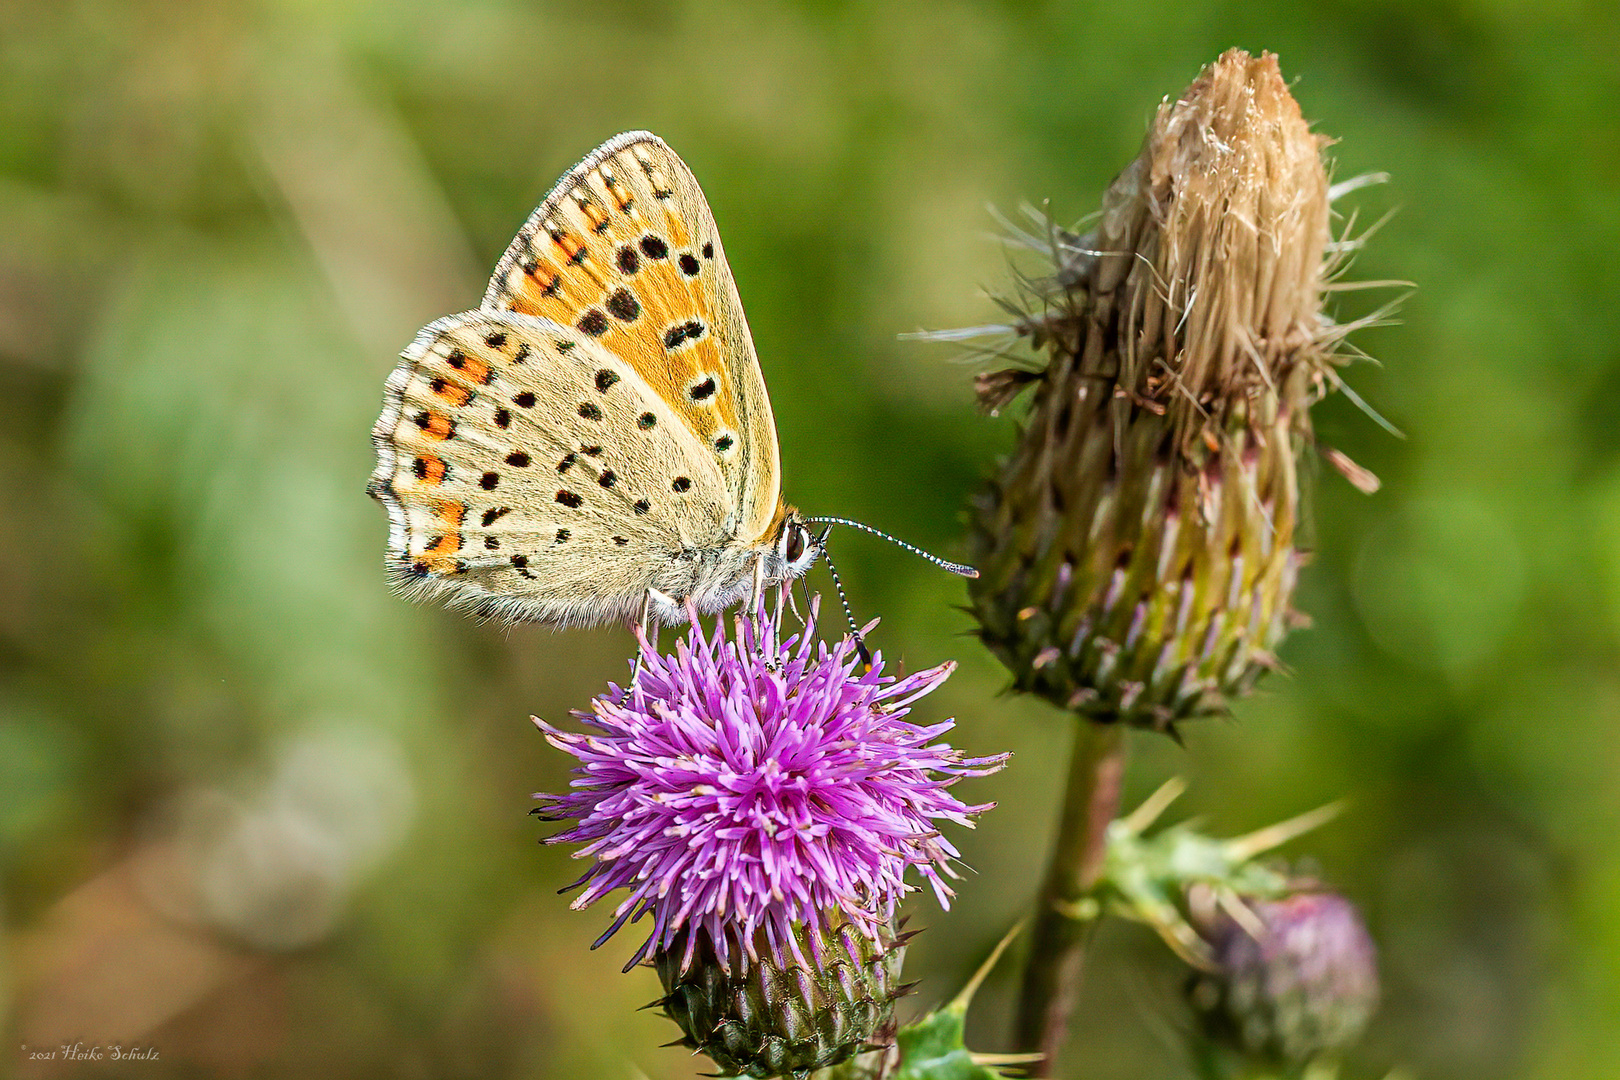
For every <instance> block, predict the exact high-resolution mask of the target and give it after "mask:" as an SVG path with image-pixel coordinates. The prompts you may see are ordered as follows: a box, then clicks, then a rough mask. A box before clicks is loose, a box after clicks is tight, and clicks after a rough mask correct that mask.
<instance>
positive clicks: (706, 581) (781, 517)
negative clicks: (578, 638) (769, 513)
mask: <svg viewBox="0 0 1620 1080" xmlns="http://www.w3.org/2000/svg"><path fill="white" fill-rule="evenodd" d="M821 551H822V548H821V544H820V542H819V541H818V540H817V539H816V538H815V536H814V535H813V534H812V533H811V532H810V529H809V526H807V525H806V524H805V523H804V520H803V518H801V517H800V516H799V513H798V511H796V510H794V509H793V508H792V507H789V506H783V507H782V508H781V510H780V512H779V513H778V514H777V517H776V520H775V521H774V522H773V524H772V527H771V529H770V530H769V531H768V532H766V533H765V534H764V535H762V536H760V537H758V538H755V539H753V540H742V539H737V540H735V541H732V542H730V543H727V544H724V545H720V546H717V547H710V548H685V549H683V550H682V551H681V552H680V553H679V554H678V555H677V556H676V557H675V558H674V559H672V560H670V561H669V563H667V564H666V565H665V566H664V567H663V568H662V569H660V571H659V573H658V575H657V577H656V579H655V584H654V585H653V588H654V589H655V590H656V595H655V596H654V599H653V614H654V616H655V617H656V618H657V619H658V621H660V622H662V623H665V624H670V623H678V622H682V621H684V620H685V619H686V612H685V610H684V609H685V605H686V602H687V601H691V603H692V606H693V607H695V608H696V609H697V610H698V611H699V612H700V613H702V614H705V615H709V614H713V613H715V612H719V611H724V610H726V609H727V608H730V607H734V606H736V605H737V604H739V603H743V602H746V601H748V600H750V599H751V598H752V597H753V595H754V590H755V588H756V587H758V588H760V589H767V588H773V587H776V586H778V585H782V584H784V583H786V582H789V581H792V580H794V579H796V578H800V577H803V576H804V574H805V573H807V572H808V571H809V569H810V567H811V566H812V565H814V563H815V561H816V559H817V558H818V557H819V556H820V555H821Z"/></svg>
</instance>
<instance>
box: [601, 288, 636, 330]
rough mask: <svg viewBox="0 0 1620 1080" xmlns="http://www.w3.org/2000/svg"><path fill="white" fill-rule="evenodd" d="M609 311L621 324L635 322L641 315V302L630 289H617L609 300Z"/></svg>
mask: <svg viewBox="0 0 1620 1080" xmlns="http://www.w3.org/2000/svg"><path fill="white" fill-rule="evenodd" d="M607 309H608V311H609V312H611V313H612V315H613V317H614V318H615V319H618V320H619V321H620V322H635V321H636V318H637V317H638V316H639V315H640V314H641V302H640V301H639V300H637V299H636V297H635V294H634V293H632V292H631V291H630V290H629V289H623V288H621V289H616V290H615V291H614V293H613V295H612V296H610V297H608V298H607Z"/></svg>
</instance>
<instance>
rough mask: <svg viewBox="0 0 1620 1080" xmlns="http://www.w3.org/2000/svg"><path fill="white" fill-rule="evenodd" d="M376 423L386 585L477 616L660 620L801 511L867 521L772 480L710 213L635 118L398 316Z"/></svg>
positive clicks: (724, 589)
mask: <svg viewBox="0 0 1620 1080" xmlns="http://www.w3.org/2000/svg"><path fill="white" fill-rule="evenodd" d="M372 442H373V445H374V446H375V448H376V451H377V467H376V469H375V471H374V472H373V473H372V477H371V482H370V484H369V485H368V491H369V492H370V494H371V495H372V496H373V497H375V498H376V499H377V500H378V501H380V502H381V503H382V504H383V506H384V507H385V508H386V509H387V511H388V521H389V534H388V554H387V559H386V562H387V569H388V573H389V575H390V577H391V579H392V581H393V583H394V585H395V587H396V589H397V590H398V591H400V592H402V593H404V594H405V595H407V596H410V597H411V598H413V599H423V598H439V599H443V600H445V601H446V602H447V603H449V604H450V605H451V606H453V607H456V608H462V609H466V610H468V611H470V612H472V613H474V614H476V615H479V616H485V617H492V618H498V619H505V620H510V621H538V622H544V623H550V624H553V625H556V626H590V625H599V624H603V623H611V622H617V621H625V620H630V619H639V620H640V622H641V624H642V625H643V626H648V625H650V624H651V622H652V621H653V620H656V621H658V622H661V623H670V622H674V621H677V620H679V619H680V618H682V617H683V611H684V610H685V608H686V607H687V605H688V604H690V605H691V606H692V607H694V608H695V609H696V610H697V611H699V612H702V613H706V614H710V613H714V612H717V611H721V610H724V609H725V608H728V607H730V606H732V605H733V604H736V603H738V602H739V601H741V600H743V599H745V598H747V597H749V596H750V595H752V596H754V597H758V596H759V595H760V593H761V591H762V590H763V589H764V588H766V587H769V586H773V585H783V584H785V583H788V582H791V581H792V580H794V579H796V578H799V577H801V576H803V575H804V574H805V573H806V572H807V571H808V570H809V569H810V567H811V566H812V565H813V564H814V563H815V561H816V560H817V558H819V557H820V556H821V555H822V554H824V552H825V546H826V536H827V531H826V528H823V529H821V530H820V531H819V532H818V531H816V530H814V529H813V528H812V526H813V525H815V524H818V523H826V524H827V525H830V524H834V523H840V524H851V525H854V526H855V527H857V528H863V529H867V530H868V531H872V532H876V530H872V529H870V527H868V526H864V525H860V524H859V523H856V522H846V521H845V520H844V519H835V518H826V519H820V518H817V519H810V518H805V517H804V516H802V515H801V514H800V513H799V512H798V511H797V510H796V509H794V508H793V507H791V506H789V505H787V504H786V503H785V502H783V500H782V496H781V480H780V471H781V465H780V454H779V451H778V447H777V437H776V423H775V420H774V418H773V416H772V413H771V402H770V398H769V396H768V395H767V394H766V391H765V379H764V376H763V374H762V373H761V371H760V365H759V360H758V358H757V356H756V355H755V352H754V343H753V338H752V336H751V335H750V334H749V330H748V323H747V320H746V319H745V318H744V316H743V309H742V302H741V300H740V299H739V298H738V295H737V286H736V283H735V282H734V281H733V279H732V274H731V268H730V266H729V265H728V264H727V262H726V257H725V251H724V249H723V248H722V247H721V244H720V235H719V231H718V230H717V229H716V227H715V223H714V216H713V214H712V213H711V212H710V210H709V204H708V201H707V200H706V199H705V198H704V197H703V192H702V190H701V189H700V188H699V187H698V183H697V180H696V179H695V178H694V177H693V175H692V172H691V170H690V169H688V168H687V167H686V164H685V163H684V162H682V161H681V159H680V158H679V157H677V156H676V154H675V152H674V151H673V150H671V149H670V148H669V147H668V146H667V145H665V144H664V142H663V141H662V140H660V139H659V138H658V137H657V136H655V135H653V134H651V133H649V132H645V131H632V132H627V133H625V134H622V135H618V136H616V137H614V138H612V139H610V140H608V141H607V142H605V143H603V144H602V145H601V146H599V147H598V148H597V149H596V150H594V151H592V152H591V153H590V154H589V155H588V156H586V158H585V159H584V160H583V161H581V162H580V163H579V164H578V165H576V166H575V167H574V168H573V169H571V170H569V172H568V173H566V174H565V175H564V176H563V178H562V179H561V180H560V181H559V182H558V183H557V185H556V187H555V188H554V189H553V190H552V192H551V194H550V195H548V196H547V197H546V199H545V201H544V202H542V203H541V204H540V206H539V208H538V209H536V210H535V211H534V213H533V214H532V215H531V216H530V218H529V220H528V222H527V223H526V224H525V225H524V226H523V228H522V230H521V231H519V233H518V234H517V237H516V238H515V239H514V240H513V241H512V243H511V246H510V247H508V248H507V250H506V253H505V255H503V256H502V257H501V260H500V262H499V264H498V265H497V266H496V268H495V274H494V276H493V277H492V278H491V279H490V283H489V288H488V290H487V292H486V293H485V295H484V300H483V303H482V305H481V306H480V307H479V308H478V310H476V311H468V312H463V313H461V314H459V315H451V316H448V317H446V318H442V319H439V320H437V321H435V322H433V323H430V324H429V325H428V326H427V327H425V328H424V329H423V330H422V331H421V332H420V333H419V334H418V335H417V336H416V339H415V340H414V341H413V342H412V343H411V344H410V345H409V346H408V347H407V348H406V349H405V351H404V352H403V354H402V360H401V363H400V364H399V366H398V367H397V368H396V369H395V370H394V372H393V374H392V375H390V376H389V378H388V381H387V384H386V388H385V395H384V403H383V411H382V415H381V416H380V418H379V419H378V421H377V424H376V426H375V428H374V429H373V431H372ZM880 535H882V534H880ZM889 539H893V538H892V537H891V538H889ZM896 542H897V543H898V542H899V541H896ZM905 546H906V547H908V548H909V547H910V545H905ZM913 550H915V549H913ZM927 557H929V558H932V556H927ZM934 561H936V562H940V563H941V564H942V565H946V566H948V567H950V568H952V569H955V570H956V571H957V572H963V571H968V572H969V573H971V571H970V570H968V568H964V567H956V566H954V564H945V563H944V562H943V560H934ZM840 591H841V590H840Z"/></svg>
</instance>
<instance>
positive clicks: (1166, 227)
mask: <svg viewBox="0 0 1620 1080" xmlns="http://www.w3.org/2000/svg"><path fill="white" fill-rule="evenodd" d="M1322 142H1323V140H1321V139H1320V138H1319V137H1318V136H1316V135H1313V134H1312V133H1311V132H1310V129H1309V127H1308V126H1307V125H1306V123H1305V121H1304V119H1303V118H1302V117H1301V115H1300V112H1299V106H1298V104H1297V103H1296V102H1295V101H1294V99H1293V98H1292V97H1291V96H1290V95H1289V93H1288V89H1287V86H1286V85H1285V84H1284V82H1283V80H1282V76H1281V74H1280V73H1279V71H1278V69H1277V64H1276V60H1275V58H1274V57H1272V56H1270V55H1266V56H1263V57H1261V58H1259V59H1254V58H1252V57H1250V56H1248V55H1247V54H1245V53H1242V52H1239V51H1236V50H1234V51H1232V52H1229V53H1227V54H1226V55H1224V56H1223V57H1221V59H1220V60H1218V61H1217V62H1216V63H1215V64H1213V65H1211V66H1210V67H1209V68H1207V69H1205V71H1204V73H1203V74H1202V75H1201V76H1200V77H1199V79H1198V80H1197V81H1196V82H1195V83H1193V85H1192V86H1191V87H1190V88H1189V89H1188V90H1187V92H1186V93H1185V94H1184V95H1183V96H1182V98H1181V99H1180V100H1178V101H1175V102H1166V103H1165V104H1164V105H1163V106H1162V107H1161V108H1160V110H1159V113H1158V116H1157V119H1156V120H1155V123H1154V125H1153V128H1152V130H1151V131H1150V132H1149V134H1148V137H1147V140H1146V143H1145V145H1144V148H1143V150H1142V153H1141V155H1140V156H1139V157H1138V158H1137V160H1136V161H1135V162H1134V163H1133V164H1132V165H1131V166H1130V167H1129V168H1127V169H1126V170H1125V171H1124V172H1123V173H1122V174H1120V176H1119V177H1118V178H1117V179H1116V180H1115V181H1114V183H1113V184H1112V186H1111V187H1110V188H1109V189H1108V192H1107V194H1106V196H1105V197H1104V199H1103V207H1102V212H1101V214H1100V216H1099V217H1098V219H1097V221H1096V225H1095V227H1094V228H1093V229H1092V231H1091V232H1089V233H1087V234H1086V235H1084V236H1079V235H1076V234H1074V233H1070V232H1067V231H1065V230H1062V229H1056V228H1048V230H1047V235H1046V237H1045V238H1044V239H1042V238H1040V237H1035V236H1031V235H1025V236H1024V237H1023V239H1024V240H1025V242H1026V243H1028V244H1029V245H1030V246H1036V247H1041V248H1044V250H1045V251H1046V252H1047V254H1048V255H1049V256H1050V257H1051V259H1052V261H1053V264H1054V265H1053V272H1052V273H1051V275H1050V276H1049V277H1047V278H1044V279H1040V280H1034V281H1030V282H1027V283H1026V284H1027V286H1028V290H1029V296H1028V297H1027V301H1026V302H1025V303H1023V304H1021V305H1010V306H1014V307H1015V310H1017V311H1018V312H1019V318H1018V320H1017V322H1016V324H1015V326H1014V329H1015V330H1016V331H1017V332H1018V333H1019V334H1020V335H1021V336H1024V337H1027V338H1028V339H1029V341H1030V342H1031V344H1032V345H1033V346H1034V347H1035V348H1036V349H1038V350H1041V351H1044V353H1045V362H1044V366H1041V367H1039V368H1038V369H1011V370H1005V371H998V372H992V373H988V374H986V375H983V376H981V377H980V379H979V383H978V389H979V395H980V399H981V402H982V403H983V404H984V405H985V406H986V407H987V408H989V409H990V410H992V411H995V410H997V409H999V408H1000V407H1002V406H1004V405H1006V404H1007V403H1008V402H1009V401H1010V400H1011V399H1012V398H1013V397H1014V396H1016V395H1017V394H1018V393H1019V391H1020V390H1022V389H1023V388H1024V387H1025V386H1027V385H1030V384H1034V387H1035V391H1034V400H1033V402H1032V406H1031V410H1030V413H1029V416H1028V418H1027V421H1026V423H1025V426H1024V430H1023V432H1022V435H1021V436H1020V440H1019V443H1018V445H1017V447H1016V449H1015V450H1014V452H1013V454H1012V455H1011V457H1010V458H1009V459H1008V460H1007V461H1006V462H1005V463H1004V464H1003V465H1002V466H1001V468H1000V471H999V473H998V474H997V475H996V476H995V477H994V478H993V479H992V480H991V482H990V483H989V484H988V486H987V488H986V489H985V491H984V492H983V493H982V494H981V495H980V496H979V497H978V498H977V499H976V500H975V502H974V504H973V507H972V510H971V544H972V548H973V555H972V562H973V564H974V565H975V566H976V567H978V568H979V571H980V575H981V576H980V577H979V579H978V580H977V581H975V582H973V583H972V586H971V590H972V599H973V610H974V613H975V615H976V616H977V618H978V620H979V624H980V635H981V637H982V638H983V640H984V641H985V643H986V644H987V645H988V646H989V647H990V648H991V649H992V651H994V652H995V653H996V655H997V656H998V657H999V658H1000V659H1001V660H1002V661H1003V662H1004V663H1005V664H1006V666H1007V667H1008V669H1009V670H1010V671H1011V672H1012V674H1013V678H1014V683H1015V685H1016V687H1017V688H1018V689H1020V690H1024V691H1027V692H1031V693H1035V694H1039V695H1041V696H1042V697H1045V698H1047V699H1048V700H1050V701H1052V702H1054V703H1056V704H1057V705H1059V706H1061V707H1063V708H1066V709H1070V710H1073V711H1074V712H1076V713H1079V714H1081V715H1083V716H1086V717H1088V718H1090V719H1093V720H1098V721H1104V722H1113V721H1123V722H1127V723H1131V724H1135V725H1139V726H1144V727H1151V728H1156V729H1160V730H1170V731H1173V730H1174V726H1175V725H1176V723H1178V722H1179V721H1181V720H1184V719H1187V718H1189V717H1194V716H1200V715H1207V714H1211V713H1216V712H1221V711H1223V710H1224V709H1225V707H1226V704H1227V702H1228V700H1229V699H1230V698H1232V697H1234V696H1237V695H1241V694H1242V693H1245V692H1246V691H1247V690H1248V689H1249V688H1250V687H1251V686H1252V684H1253V683H1254V681H1255V679H1256V678H1257V677H1258V676H1259V675H1260V674H1261V673H1262V672H1263V671H1264V670H1265V669H1266V668H1268V667H1270V666H1273V664H1274V658H1273V650H1274V649H1275V648H1276V647H1277V645H1278V643H1279V642H1281V640H1282V639H1283V637H1284V635H1285V634H1286V633H1287V631H1288V629H1289V626H1290V623H1291V620H1292V619H1293V618H1295V616H1294V615H1293V613H1292V612H1291V610H1290V607H1289V599H1290V597H1291V595H1292V593H1293V590H1294V583H1295V579H1296V576H1297V572H1298V570H1299V567H1300V565H1301V563H1302V562H1303V559H1304V556H1303V553H1302V552H1301V551H1300V550H1299V549H1298V547H1297V546H1296V528H1297V526H1298V523H1299V515H1300V490H1299V478H1298V467H1299V456H1300V454H1301V452H1302V451H1303V449H1304V448H1305V447H1306V445H1307V444H1308V443H1309V441H1310V437H1311V435H1310V417H1309V412H1308V410H1309V407H1310V405H1311V404H1312V402H1313V401H1315V400H1316V399H1317V398H1318V397H1320V396H1321V395H1322V393H1323V392H1324V391H1325V389H1326V388H1327V387H1328V386H1329V385H1331V383H1332V381H1333V378H1334V376H1333V373H1332V365H1333V364H1334V362H1335V360H1336V359H1337V358H1336V356H1335V347H1336V345H1337V344H1338V343H1339V341H1340V340H1341V339H1342V337H1343V334H1344V332H1345V328H1343V327H1339V326H1336V325H1335V324H1334V323H1332V322H1331V321H1330V320H1329V319H1328V318H1327V317H1326V316H1324V315H1323V314H1322V310H1321V307H1322V297H1323V291H1324V285H1325V284H1326V280H1325V279H1326V276H1327V274H1328V273H1329V271H1330V270H1331V263H1332V261H1333V260H1332V259H1331V258H1330V257H1329V256H1328V255H1327V252H1328V245H1329V240H1330V233H1329V223H1328V180H1327V173H1326V170H1325V168H1324V166H1323V162H1322V152H1321V150H1322ZM1350 468H1353V466H1350Z"/></svg>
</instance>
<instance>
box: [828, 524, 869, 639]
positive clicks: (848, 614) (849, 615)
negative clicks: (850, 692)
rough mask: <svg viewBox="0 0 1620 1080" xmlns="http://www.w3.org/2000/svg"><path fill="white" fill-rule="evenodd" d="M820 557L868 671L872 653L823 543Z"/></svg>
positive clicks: (836, 569)
mask: <svg viewBox="0 0 1620 1080" xmlns="http://www.w3.org/2000/svg"><path fill="white" fill-rule="evenodd" d="M826 535H827V534H826V533H822V539H823V541H825V539H826ZM821 557H822V558H823V559H826V560H827V573H829V574H831V575H832V579H833V588H834V589H837V590H838V602H839V603H840V604H842V605H843V607H844V618H846V619H848V620H849V636H850V637H852V638H854V639H855V648H856V649H857V650H858V651H859V652H860V654H861V663H862V664H864V665H865V666H866V669H867V670H868V671H870V670H871V669H872V654H871V653H870V652H868V651H867V648H866V639H865V638H863V637H861V628H860V627H859V626H857V625H856V624H855V612H853V611H851V610H850V607H849V597H848V596H846V595H844V583H843V581H842V580H840V579H839V577H838V567H836V566H834V565H833V561H832V552H830V551H828V550H827V548H826V546H825V544H823V547H822V549H821Z"/></svg>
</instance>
